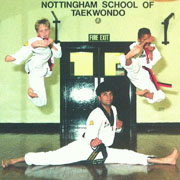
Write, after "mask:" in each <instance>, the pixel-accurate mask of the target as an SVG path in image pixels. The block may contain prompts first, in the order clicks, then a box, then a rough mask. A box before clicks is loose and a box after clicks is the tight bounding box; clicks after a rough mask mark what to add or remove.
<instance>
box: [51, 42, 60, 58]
mask: <svg viewBox="0 0 180 180" xmlns="http://www.w3.org/2000/svg"><path fill="white" fill-rule="evenodd" d="M53 45H54V46H55V47H56V48H57V50H54V49H52V52H53V55H54V57H55V58H61V56H62V51H61V45H60V43H57V44H56V43H54V44H53Z"/></svg>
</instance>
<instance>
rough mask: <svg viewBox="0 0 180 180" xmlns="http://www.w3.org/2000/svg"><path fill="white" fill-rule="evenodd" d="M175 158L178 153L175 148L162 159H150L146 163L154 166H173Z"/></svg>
mask: <svg viewBox="0 0 180 180" xmlns="http://www.w3.org/2000/svg"><path fill="white" fill-rule="evenodd" d="M177 158H178V151H177V149H176V148H174V151H173V152H172V153H171V154H170V155H168V156H166V157H164V158H150V159H148V162H149V163H155V164H170V165H175V164H176V160H177Z"/></svg>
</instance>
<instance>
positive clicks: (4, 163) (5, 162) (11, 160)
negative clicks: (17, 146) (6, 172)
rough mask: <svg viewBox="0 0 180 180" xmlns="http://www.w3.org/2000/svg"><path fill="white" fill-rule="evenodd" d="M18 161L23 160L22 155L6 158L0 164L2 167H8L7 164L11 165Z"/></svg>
mask: <svg viewBox="0 0 180 180" xmlns="http://www.w3.org/2000/svg"><path fill="white" fill-rule="evenodd" d="M19 162H24V157H20V158H16V159H8V160H2V162H1V165H2V167H3V168H6V167H8V166H9V165H13V164H16V163H19Z"/></svg>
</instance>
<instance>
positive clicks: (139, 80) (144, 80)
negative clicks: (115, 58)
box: [119, 43, 165, 103]
mask: <svg viewBox="0 0 180 180" xmlns="http://www.w3.org/2000/svg"><path fill="white" fill-rule="evenodd" d="M137 44H138V43H133V44H131V45H130V49H132V48H133V47H134V46H135V45H137ZM151 46H154V47H155V49H154V51H153V59H152V60H150V59H149V60H148V63H147V54H146V52H145V51H144V50H143V52H142V54H141V55H137V56H136V57H133V58H132V64H131V65H129V66H126V58H125V55H121V56H119V59H120V63H121V65H122V66H123V67H124V69H126V71H127V76H128V78H129V79H130V81H131V82H132V83H133V84H134V85H135V86H136V87H137V88H139V89H141V90H145V89H148V90H149V91H150V92H151V93H154V96H153V99H149V98H146V100H147V101H148V102H149V103H155V102H160V101H162V100H164V99H165V94H164V93H163V92H162V91H161V90H160V89H159V90H157V89H156V87H155V85H154V84H153V83H152V81H151V79H150V75H149V72H148V71H147V70H145V69H144V68H143V66H145V67H147V68H149V69H152V67H153V66H154V65H155V64H156V63H157V62H158V61H159V60H160V59H161V55H160V53H159V51H158V49H157V48H156V46H155V45H154V44H152V45H151Z"/></svg>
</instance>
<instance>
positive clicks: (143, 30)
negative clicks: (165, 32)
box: [138, 28, 151, 39]
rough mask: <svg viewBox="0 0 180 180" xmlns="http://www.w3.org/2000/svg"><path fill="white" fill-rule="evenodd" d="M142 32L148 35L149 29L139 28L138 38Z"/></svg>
mask: <svg viewBox="0 0 180 180" xmlns="http://www.w3.org/2000/svg"><path fill="white" fill-rule="evenodd" d="M144 34H149V35H151V31H150V29H148V28H141V29H139V31H138V39H140V38H142V36H143V35H144Z"/></svg>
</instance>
